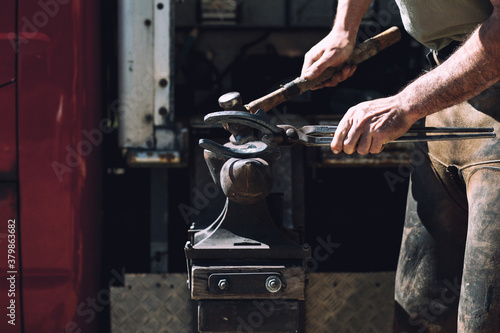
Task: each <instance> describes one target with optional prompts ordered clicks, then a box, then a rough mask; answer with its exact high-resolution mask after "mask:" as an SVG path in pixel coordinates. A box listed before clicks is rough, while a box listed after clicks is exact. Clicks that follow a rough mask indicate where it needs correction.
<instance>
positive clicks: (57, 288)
mask: <svg viewBox="0 0 500 333" xmlns="http://www.w3.org/2000/svg"><path fill="white" fill-rule="evenodd" d="M98 7H99V2H98V1H97V0H92V1H89V0H45V1H44V0H42V1H28V0H18V15H17V23H18V31H19V52H18V68H17V70H18V72H17V87H18V95H17V96H18V99H17V103H18V109H17V112H18V114H17V116H18V124H17V126H18V127H17V130H18V154H19V165H18V168H19V198H20V202H19V227H20V244H21V250H22V288H23V290H22V291H23V292H22V298H23V299H22V301H23V320H24V332H25V333H49V332H52V333H59V332H71V333H76V332H96V327H97V324H98V322H97V319H96V318H97V316H98V314H99V312H100V311H102V307H101V306H100V304H99V302H98V301H97V298H98V296H99V300H100V301H101V304H102V303H103V302H107V301H108V299H107V298H106V296H107V292H104V293H103V292H100V290H99V283H98V282H99V267H100V262H99V251H100V217H101V209H100V204H101V200H100V184H101V179H100V140H99V138H100V136H99V133H100V132H99V120H100V114H101V112H100V105H101V104H100V97H99V91H100V62H99V58H100V52H99V10H98ZM88 133H92V134H94V136H90V135H89V134H88ZM96 302H97V303H96Z"/></svg>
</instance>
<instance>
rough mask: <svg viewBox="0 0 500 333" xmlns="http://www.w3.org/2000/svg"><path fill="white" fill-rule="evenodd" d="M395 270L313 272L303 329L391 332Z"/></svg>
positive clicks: (327, 332) (313, 332) (311, 331)
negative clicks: (304, 327) (375, 271)
mask: <svg viewBox="0 0 500 333" xmlns="http://www.w3.org/2000/svg"><path fill="white" fill-rule="evenodd" d="M394 278H395V273H394V272H382V273H312V274H310V276H309V286H308V288H307V289H306V332H308V333H316V332H324V333H330V332H331V333H364V332H367V333H368V332H370V333H377V332H380V333H386V332H392V322H393V311H394V305H393V303H394V302H393V299H394Z"/></svg>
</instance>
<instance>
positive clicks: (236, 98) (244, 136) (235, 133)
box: [219, 91, 256, 145]
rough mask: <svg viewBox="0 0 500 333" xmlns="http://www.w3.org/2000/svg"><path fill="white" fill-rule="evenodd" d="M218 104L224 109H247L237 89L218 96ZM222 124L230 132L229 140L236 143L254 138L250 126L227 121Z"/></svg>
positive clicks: (242, 142)
mask: <svg viewBox="0 0 500 333" xmlns="http://www.w3.org/2000/svg"><path fill="white" fill-rule="evenodd" d="M219 105H220V107H221V108H223V109H224V111H247V109H246V108H245V106H244V105H243V102H242V100H241V95H240V93H239V92H237V91H232V92H228V93H225V94H224V95H222V96H221V97H219ZM222 126H223V127H224V129H225V130H226V131H228V132H230V133H231V134H232V136H231V138H230V139H229V140H230V141H231V142H233V143H234V144H236V145H238V144H244V143H247V142H249V141H254V140H256V138H255V135H254V131H253V129H252V128H251V127H248V126H246V125H242V124H229V123H224V124H222Z"/></svg>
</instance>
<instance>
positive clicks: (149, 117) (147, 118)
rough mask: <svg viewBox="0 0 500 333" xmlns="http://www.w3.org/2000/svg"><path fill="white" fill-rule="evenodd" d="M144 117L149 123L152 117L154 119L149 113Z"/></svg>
mask: <svg viewBox="0 0 500 333" xmlns="http://www.w3.org/2000/svg"><path fill="white" fill-rule="evenodd" d="M144 119H145V120H146V122H147V123H150V122H152V121H153V119H154V118H153V115H151V114H147V115H146V116H145V117H144Z"/></svg>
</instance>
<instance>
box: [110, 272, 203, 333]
mask: <svg viewBox="0 0 500 333" xmlns="http://www.w3.org/2000/svg"><path fill="white" fill-rule="evenodd" d="M186 280H187V275H186V274H180V273H175V274H127V275H125V286H124V287H112V288H111V332H113V333H184V332H185V333H188V332H196V330H195V321H196V317H195V315H194V314H193V313H192V311H193V309H194V308H195V307H192V305H191V301H190V298H189V291H188V289H187V287H186Z"/></svg>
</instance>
